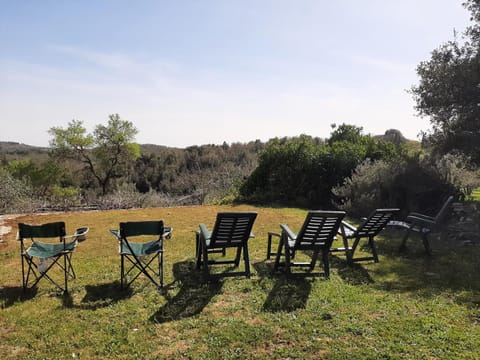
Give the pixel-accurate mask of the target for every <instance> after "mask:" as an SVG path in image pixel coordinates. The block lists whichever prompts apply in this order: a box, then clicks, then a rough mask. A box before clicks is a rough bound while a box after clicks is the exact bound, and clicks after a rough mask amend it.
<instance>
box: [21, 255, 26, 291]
mask: <svg viewBox="0 0 480 360" xmlns="http://www.w3.org/2000/svg"><path fill="white" fill-rule="evenodd" d="M21 257H22V286H23V291H25V290H26V289H27V284H26V282H25V264H24V262H25V259H24V256H23V255H21Z"/></svg>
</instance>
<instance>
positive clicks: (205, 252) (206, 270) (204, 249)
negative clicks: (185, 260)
mask: <svg viewBox="0 0 480 360" xmlns="http://www.w3.org/2000/svg"><path fill="white" fill-rule="evenodd" d="M202 255H203V272H204V273H205V275H210V269H209V268H208V249H207V247H206V246H204V245H202Z"/></svg>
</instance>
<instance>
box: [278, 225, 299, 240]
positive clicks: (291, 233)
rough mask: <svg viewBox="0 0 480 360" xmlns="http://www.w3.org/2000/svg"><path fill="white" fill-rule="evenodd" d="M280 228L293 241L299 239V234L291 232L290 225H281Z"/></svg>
mask: <svg viewBox="0 0 480 360" xmlns="http://www.w3.org/2000/svg"><path fill="white" fill-rule="evenodd" d="M280 228H281V229H282V230H283V231H284V232H285V233H286V234H287V236H288V237H289V238H290V239H292V240H296V239H297V234H295V233H294V232H293V231H292V230H290V228H289V227H288V225H286V224H280Z"/></svg>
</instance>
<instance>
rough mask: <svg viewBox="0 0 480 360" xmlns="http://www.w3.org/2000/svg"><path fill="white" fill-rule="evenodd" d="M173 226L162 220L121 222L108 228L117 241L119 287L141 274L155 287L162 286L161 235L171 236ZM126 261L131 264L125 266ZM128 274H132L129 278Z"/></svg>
mask: <svg viewBox="0 0 480 360" xmlns="http://www.w3.org/2000/svg"><path fill="white" fill-rule="evenodd" d="M172 230H173V229H172V228H171V227H167V226H164V224H163V221H162V220H160V221H136V222H121V223H120V229H119V230H109V231H110V233H111V234H112V235H114V236H115V237H116V238H117V240H118V241H119V253H120V287H121V288H122V289H124V288H125V287H128V286H130V284H132V282H133V281H135V279H137V278H138V277H139V276H140V275H141V274H143V275H145V276H146V277H147V278H148V279H149V280H150V281H151V282H152V283H153V284H155V285H156V286H157V287H163V239H170V237H171V235H172ZM152 236H154V239H152ZM132 238H133V240H136V241H132ZM155 259H157V260H158V271H157V270H156V269H154V268H153V264H152V263H153V261H154V260H155ZM125 260H127V261H128V263H127V264H126V262H125ZM126 265H130V266H129V267H128V268H127V266H126ZM135 270H136V272H135ZM130 274H131V275H132V276H131V278H130V280H128V279H127V277H128V276H129V275H130ZM156 278H158V281H157V279H156Z"/></svg>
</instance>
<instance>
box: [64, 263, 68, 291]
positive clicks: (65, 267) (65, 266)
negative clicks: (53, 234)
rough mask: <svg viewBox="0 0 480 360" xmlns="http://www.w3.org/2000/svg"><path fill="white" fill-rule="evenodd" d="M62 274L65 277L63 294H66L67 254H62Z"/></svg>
mask: <svg viewBox="0 0 480 360" xmlns="http://www.w3.org/2000/svg"><path fill="white" fill-rule="evenodd" d="M63 273H64V276H65V290H64V292H65V293H67V294H68V270H67V254H63Z"/></svg>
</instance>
